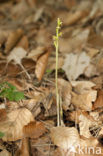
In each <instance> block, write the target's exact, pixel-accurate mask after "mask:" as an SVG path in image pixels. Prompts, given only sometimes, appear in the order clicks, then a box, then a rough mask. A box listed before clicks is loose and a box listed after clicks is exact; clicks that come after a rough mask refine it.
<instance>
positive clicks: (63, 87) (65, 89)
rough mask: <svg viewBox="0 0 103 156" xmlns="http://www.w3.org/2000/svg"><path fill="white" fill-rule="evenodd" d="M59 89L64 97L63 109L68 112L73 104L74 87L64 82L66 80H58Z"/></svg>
mask: <svg viewBox="0 0 103 156" xmlns="http://www.w3.org/2000/svg"><path fill="white" fill-rule="evenodd" d="M58 87H59V90H60V95H61V97H62V100H63V101H62V102H63V104H62V105H63V109H64V110H65V111H67V110H68V109H69V106H70V104H71V91H72V86H71V84H70V83H69V82H68V81H66V80H64V79H58Z"/></svg>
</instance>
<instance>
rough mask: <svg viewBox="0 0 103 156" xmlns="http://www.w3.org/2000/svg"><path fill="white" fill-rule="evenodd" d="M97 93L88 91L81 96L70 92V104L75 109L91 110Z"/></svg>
mask: <svg viewBox="0 0 103 156" xmlns="http://www.w3.org/2000/svg"><path fill="white" fill-rule="evenodd" d="M96 96H97V91H95V90H89V91H88V92H86V93H83V94H76V93H74V92H72V100H71V103H72V104H73V105H74V106H75V107H76V108H80V109H82V110H85V111H91V110H92V102H94V101H95V100H96Z"/></svg>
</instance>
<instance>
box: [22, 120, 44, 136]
mask: <svg viewBox="0 0 103 156" xmlns="http://www.w3.org/2000/svg"><path fill="white" fill-rule="evenodd" d="M44 132H46V128H45V126H44V124H43V123H42V122H37V121H31V122H30V123H28V125H25V126H24V127H23V133H24V136H25V137H30V138H39V137H40V136H41V135H42V134H43V133H44Z"/></svg>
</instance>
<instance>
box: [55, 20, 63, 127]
mask: <svg viewBox="0 0 103 156" xmlns="http://www.w3.org/2000/svg"><path fill="white" fill-rule="evenodd" d="M61 24H62V22H61V21H60V19H59V18H58V20H57V27H56V36H54V45H55V48H56V70H55V85H56V103H57V126H59V125H60V105H59V91H58V51H59V37H60V35H61V34H60V32H59V30H60V26H61Z"/></svg>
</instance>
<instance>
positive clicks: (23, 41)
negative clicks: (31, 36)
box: [16, 36, 29, 50]
mask: <svg viewBox="0 0 103 156" xmlns="http://www.w3.org/2000/svg"><path fill="white" fill-rule="evenodd" d="M16 47H22V48H24V49H25V50H27V49H28V47H29V43H28V38H27V36H23V37H22V38H21V39H20V41H19V42H18V44H17V45H16Z"/></svg>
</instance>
